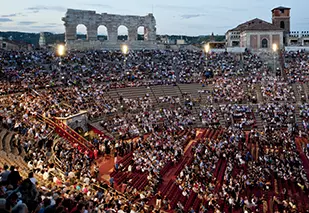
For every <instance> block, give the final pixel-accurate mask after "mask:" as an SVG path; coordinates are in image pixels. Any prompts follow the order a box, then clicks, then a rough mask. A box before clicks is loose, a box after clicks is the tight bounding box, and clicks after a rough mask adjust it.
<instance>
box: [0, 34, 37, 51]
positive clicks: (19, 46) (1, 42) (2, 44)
mask: <svg viewBox="0 0 309 213" xmlns="http://www.w3.org/2000/svg"><path fill="white" fill-rule="evenodd" d="M0 49H3V50H14V51H16V50H31V49H32V46H31V45H30V44H26V43H24V42H20V41H12V40H8V39H5V38H2V37H0Z"/></svg>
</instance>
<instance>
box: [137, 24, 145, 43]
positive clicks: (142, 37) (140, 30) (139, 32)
mask: <svg viewBox="0 0 309 213" xmlns="http://www.w3.org/2000/svg"><path fill="white" fill-rule="evenodd" d="M137 40H140V41H143V40H145V27H144V26H140V27H139V28H137Z"/></svg>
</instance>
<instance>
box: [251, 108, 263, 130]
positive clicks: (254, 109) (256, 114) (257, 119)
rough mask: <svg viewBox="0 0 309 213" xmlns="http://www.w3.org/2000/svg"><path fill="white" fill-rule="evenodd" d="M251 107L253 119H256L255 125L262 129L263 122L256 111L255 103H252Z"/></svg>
mask: <svg viewBox="0 0 309 213" xmlns="http://www.w3.org/2000/svg"><path fill="white" fill-rule="evenodd" d="M252 107H253V109H252V110H253V112H254V117H255V121H256V127H257V128H258V129H259V130H262V129H263V126H264V123H263V120H262V118H261V117H260V115H259V113H258V107H257V105H252Z"/></svg>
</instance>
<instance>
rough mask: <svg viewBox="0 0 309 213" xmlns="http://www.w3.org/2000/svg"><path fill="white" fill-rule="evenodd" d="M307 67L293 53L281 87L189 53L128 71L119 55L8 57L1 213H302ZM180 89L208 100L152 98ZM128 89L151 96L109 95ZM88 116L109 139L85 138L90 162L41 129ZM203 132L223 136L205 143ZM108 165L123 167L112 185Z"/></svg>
mask: <svg viewBox="0 0 309 213" xmlns="http://www.w3.org/2000/svg"><path fill="white" fill-rule="evenodd" d="M308 58H309V54H308V53H305V52H287V53H285V54H284V59H285V60H284V61H285V69H284V72H283V75H282V76H280V77H279V76H275V75H273V73H271V72H272V70H271V69H269V68H268V67H267V66H266V65H265V64H263V62H262V60H261V59H260V58H259V57H258V56H256V55H254V54H252V53H250V52H246V53H244V54H243V56H242V57H239V56H238V55H237V54H232V53H211V54H210V55H209V56H208V57H207V60H205V55H204V54H203V53H202V52H201V51H189V50H181V51H175V50H140V51H130V53H129V54H128V56H127V57H126V59H125V56H124V55H123V54H122V53H121V52H120V51H87V52H69V53H68V54H67V55H66V56H64V57H62V58H61V59H60V58H59V57H57V56H56V55H55V54H54V53H52V52H50V51H46V50H38V51H35V52H21V51H20V52H18V51H4V50H0V95H1V96H0V126H1V129H0V145H1V146H0V155H1V159H0V166H1V167H2V168H3V169H2V170H1V174H0V177H1V188H0V209H1V211H2V210H3V211H4V212H9V213H10V212H12V213H27V212H29V213H30V212H39V213H111V212H119V213H123V212H125V213H134V212H149V213H150V212H160V209H161V210H164V211H170V212H171V211H172V210H174V211H177V212H190V213H193V212H216V213H217V212H218V213H221V212H222V213H223V212H257V211H259V212H262V211H261V209H263V208H266V209H267V208H268V207H265V203H267V202H268V201H270V200H271V202H272V204H269V203H268V205H271V206H272V210H273V211H274V212H306V210H308V209H309V208H308V205H306V202H308V201H309V199H308V198H309V197H308V195H309V191H308V190H309V183H308V175H309V173H308V172H307V171H308V169H309V167H308V166H309V158H308V156H309V154H308V153H309V151H308V150H309V148H308V147H309V145H308V144H309V143H308V140H306V137H307V130H308V128H309V124H308V104H307V103H306V100H307V99H308V94H307V92H308V91H307V89H306V88H307V79H308V78H307V77H306V76H307V74H308V73H309V65H308V62H309V61H308ZM124 60H126V61H125V63H124ZM209 72H212V74H213V75H214V78H209V76H208V74H209ZM178 84H199V85H201V87H200V88H202V89H199V90H196V91H195V93H196V94H182V96H177V94H175V96H168V95H163V96H159V97H155V95H153V94H149V93H152V92H151V88H150V87H151V86H154V85H170V86H171V87H172V86H176V85H178ZM295 84H297V85H295ZM124 87H140V88H145V93H144V94H143V96H140V97H138V98H136V97H135V98H134V97H133V96H132V97H127V96H124V95H122V94H118V96H117V98H112V97H111V96H110V95H109V92H110V91H112V90H113V89H114V88H124ZM295 88H296V89H295ZM297 88H300V89H297ZM127 89H128V90H130V88H127ZM299 96H300V98H299ZM297 102H301V103H297ZM81 111H87V114H88V118H89V120H90V121H92V120H100V122H99V124H100V128H101V131H102V132H103V133H105V134H107V135H109V136H110V137H105V136H102V135H98V136H94V137H90V138H88V140H89V141H90V143H91V145H92V146H93V150H91V151H90V152H89V151H86V150H84V149H81V147H80V146H79V145H78V144H77V143H72V142H71V141H70V140H68V139H67V138H66V139H63V138H61V137H59V135H58V134H57V133H56V132H57V131H56V129H55V126H52V125H51V124H50V123H48V122H45V120H44V119H50V120H52V121H53V120H55V119H56V117H69V116H71V115H74V114H76V113H78V112H81ZM258 119H259V120H261V123H258V122H257V120H258ZM258 125H261V129H260V130H258V129H257V126H258ZM197 127H209V128H217V129H219V130H220V134H219V135H216V136H209V137H208V136H207V137H206V136H205V137H198V135H199V130H198V129H197ZM223 127H224V128H225V129H222V128H223ZM221 130H222V131H221ZM103 135H104V134H103ZM188 147H189V148H188ZM188 150H189V151H188ZM188 153H189V154H188ZM14 156H20V158H16V157H14ZM101 156H105V158H109V157H110V156H113V157H114V159H115V162H114V164H115V168H114V170H115V174H114V176H113V175H111V177H110V179H109V181H107V183H106V182H104V181H103V179H102V177H101V175H100V165H99V164H98V161H97V160H98V158H99V157H101ZM119 159H122V160H119ZM124 159H128V160H127V161H125V160H124ZM307 161H308V162H307ZM307 163H308V165H307ZM173 169H177V170H178V171H177V172H175V173H174V177H172V181H173V184H174V185H173V186H175V184H176V185H177V188H176V191H177V192H178V190H180V192H181V193H180V194H177V193H176V194H177V196H176V197H173V195H171V194H170V193H168V192H166V191H168V190H169V188H166V190H164V191H165V192H164V193H162V194H161V190H162V188H163V189H164V187H167V186H166V185H164V183H163V182H166V181H167V180H166V175H167V174H169V172H170V171H171V172H173V171H174V170H173ZM169 175H171V174H169ZM171 176H172V175H171ZM173 178H174V179H173ZM163 186H164V187H163ZM115 189H117V190H115ZM119 189H120V190H119ZM191 196H192V197H195V198H196V200H197V201H200V203H198V204H199V205H197V206H195V205H194V203H195V202H193V201H192V203H191V200H190V199H192V197H191ZM154 198H156V199H155V201H153V200H154ZM178 201H179V202H178ZM154 202H155V204H154ZM269 208H270V207H269ZM264 212H265V211H264Z"/></svg>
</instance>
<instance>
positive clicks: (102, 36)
mask: <svg viewBox="0 0 309 213" xmlns="http://www.w3.org/2000/svg"><path fill="white" fill-rule="evenodd" d="M98 40H100V41H105V40H108V31H107V28H106V27H105V26H104V25H100V26H99V27H98Z"/></svg>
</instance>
